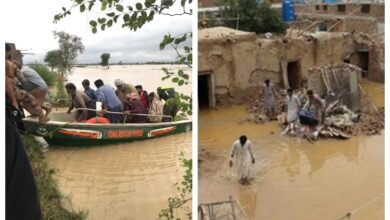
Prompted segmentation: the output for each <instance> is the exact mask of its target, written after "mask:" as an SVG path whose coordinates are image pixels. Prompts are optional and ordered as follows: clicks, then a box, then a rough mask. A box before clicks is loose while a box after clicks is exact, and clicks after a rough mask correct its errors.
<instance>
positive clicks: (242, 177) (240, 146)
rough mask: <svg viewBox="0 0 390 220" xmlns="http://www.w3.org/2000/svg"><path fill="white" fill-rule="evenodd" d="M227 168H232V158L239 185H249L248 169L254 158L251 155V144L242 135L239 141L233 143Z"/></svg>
mask: <svg viewBox="0 0 390 220" xmlns="http://www.w3.org/2000/svg"><path fill="white" fill-rule="evenodd" d="M230 157H231V158H230V161H229V166H230V167H232V166H233V158H235V164H236V167H237V175H238V178H239V182H240V183H241V184H248V183H249V168H250V165H251V163H252V164H254V163H255V158H254V157H253V153H252V143H251V142H250V141H249V140H248V138H247V137H246V136H245V135H242V136H241V137H240V139H239V140H236V141H235V142H234V143H233V146H232V151H231V153H230Z"/></svg>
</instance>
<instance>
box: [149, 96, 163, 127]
mask: <svg viewBox="0 0 390 220" xmlns="http://www.w3.org/2000/svg"><path fill="white" fill-rule="evenodd" d="M149 100H150V101H149V102H150V103H151V104H150V107H149V115H152V116H149V121H150V122H161V120H162V116H163V110H164V103H163V102H162V101H161V100H160V97H159V96H158V94H157V93H154V92H151V93H150V94H149Z"/></svg>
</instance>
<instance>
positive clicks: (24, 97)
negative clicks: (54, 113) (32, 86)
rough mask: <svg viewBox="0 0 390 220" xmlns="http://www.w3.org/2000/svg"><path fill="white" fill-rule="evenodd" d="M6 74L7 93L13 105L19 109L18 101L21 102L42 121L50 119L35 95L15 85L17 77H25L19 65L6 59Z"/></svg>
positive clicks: (21, 79) (32, 114) (21, 78)
mask: <svg viewBox="0 0 390 220" xmlns="http://www.w3.org/2000/svg"><path fill="white" fill-rule="evenodd" d="M6 76H7V77H6V95H7V97H9V99H10V100H11V105H12V106H13V107H15V108H17V109H19V104H18V103H21V105H22V106H23V108H24V109H26V110H27V111H28V112H29V113H30V114H31V116H33V117H39V121H40V122H47V121H49V120H50V118H49V117H47V116H46V115H45V114H44V112H43V110H42V107H41V105H40V104H39V103H38V102H37V101H36V99H35V97H34V96H33V95H31V94H30V93H28V92H27V91H25V90H23V89H20V88H19V87H17V86H16V85H15V83H14V80H15V77H17V78H18V79H19V80H20V81H23V80H24V79H23V77H22V73H21V72H20V71H19V69H18V66H17V65H15V63H13V62H11V61H9V60H6Z"/></svg>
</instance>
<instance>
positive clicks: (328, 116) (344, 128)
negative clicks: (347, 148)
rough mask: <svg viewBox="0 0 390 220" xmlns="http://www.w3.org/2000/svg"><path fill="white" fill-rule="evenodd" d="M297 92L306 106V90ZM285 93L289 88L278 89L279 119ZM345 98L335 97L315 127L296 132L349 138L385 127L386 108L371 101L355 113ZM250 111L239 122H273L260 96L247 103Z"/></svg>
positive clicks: (378, 130) (314, 135)
mask: <svg viewBox="0 0 390 220" xmlns="http://www.w3.org/2000/svg"><path fill="white" fill-rule="evenodd" d="M296 94H297V95H298V97H299V99H300V102H301V105H303V104H304V103H305V102H306V101H307V97H306V96H305V95H304V94H305V93H304V91H299V92H297V93H296ZM285 96H286V94H285V91H283V90H282V89H277V96H276V107H275V110H276V114H277V115H279V116H278V118H283V117H285V113H284V112H283V108H284V105H285ZM362 98H363V97H362ZM366 98H367V97H366ZM326 99H327V98H326ZM342 100H343V98H342V97H340V98H339V99H336V100H334V98H333V101H332V102H329V103H328V104H327V106H326V108H325V114H324V123H323V124H322V125H320V126H317V127H315V128H311V129H304V128H303V127H304V126H303V125H301V128H303V129H300V131H301V133H305V134H301V135H300V134H296V135H299V136H302V137H310V138H311V139H317V138H318V136H322V137H327V138H344V139H345V138H349V137H351V136H358V135H374V134H378V133H380V131H381V130H382V129H384V117H385V114H384V108H383V107H382V108H377V107H375V106H373V105H372V104H371V103H370V104H368V105H367V106H369V107H366V109H364V110H363V111H360V112H353V111H352V110H350V109H349V108H348V107H347V106H346V105H345V104H344V103H343V101H342ZM328 101H329V99H328ZM247 111H248V113H249V115H248V116H245V117H244V118H242V119H241V120H240V121H239V122H240V123H243V122H252V123H256V124H258V123H264V122H267V121H269V117H268V116H266V109H265V106H264V101H263V99H262V98H261V96H256V97H254V98H252V99H251V100H250V101H249V102H248V103H247ZM280 121H283V120H280ZM283 126H284V125H283V124H282V127H283Z"/></svg>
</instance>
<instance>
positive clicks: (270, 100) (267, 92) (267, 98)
mask: <svg viewBox="0 0 390 220" xmlns="http://www.w3.org/2000/svg"><path fill="white" fill-rule="evenodd" d="M262 95H263V99H264V105H265V109H266V111H267V112H266V114H267V116H268V117H269V118H270V119H271V120H273V119H274V118H275V97H276V92H275V88H274V85H273V84H272V83H271V82H270V80H269V79H267V80H265V82H264V85H263V91H262Z"/></svg>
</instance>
